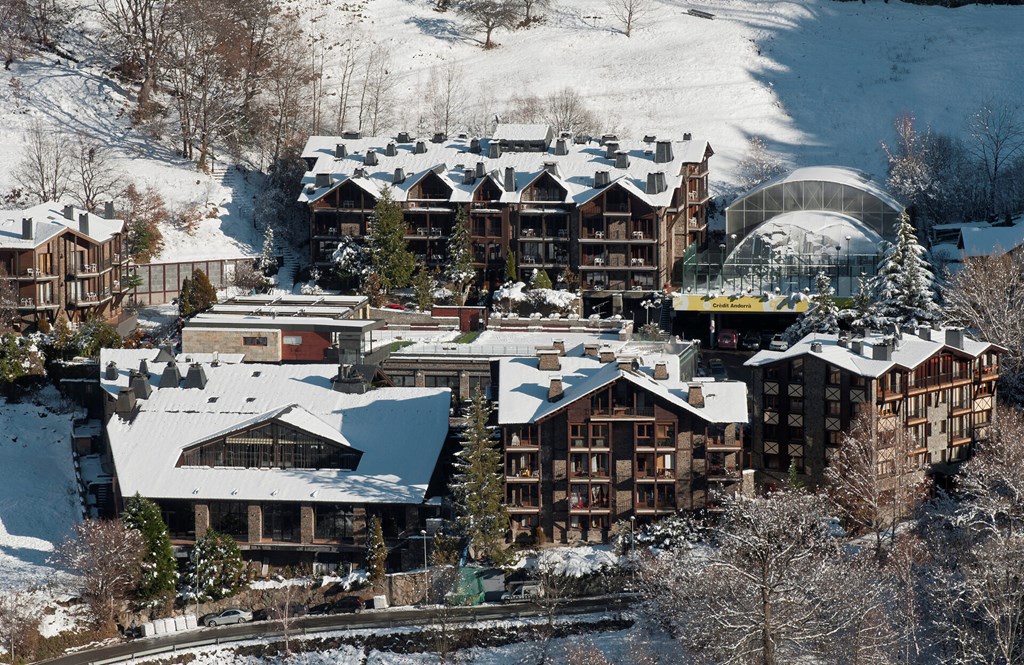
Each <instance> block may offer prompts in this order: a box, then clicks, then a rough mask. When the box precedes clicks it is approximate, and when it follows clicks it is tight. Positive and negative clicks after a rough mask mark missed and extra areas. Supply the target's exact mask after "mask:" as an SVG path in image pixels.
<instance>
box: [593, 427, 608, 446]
mask: <svg viewBox="0 0 1024 665" xmlns="http://www.w3.org/2000/svg"><path fill="white" fill-rule="evenodd" d="M590 445H592V446H595V447H598V448H605V447H607V446H608V425H607V424H605V423H602V424H600V425H591V426H590Z"/></svg>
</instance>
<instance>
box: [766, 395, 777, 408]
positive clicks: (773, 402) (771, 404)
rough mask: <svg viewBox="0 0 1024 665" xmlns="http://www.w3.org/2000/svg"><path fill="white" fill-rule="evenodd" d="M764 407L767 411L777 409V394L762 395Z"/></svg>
mask: <svg viewBox="0 0 1024 665" xmlns="http://www.w3.org/2000/svg"><path fill="white" fill-rule="evenodd" d="M764 408H765V409H767V410H769V411H777V410H778V409H779V396H778V395H765V396H764Z"/></svg>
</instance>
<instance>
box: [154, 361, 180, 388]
mask: <svg viewBox="0 0 1024 665" xmlns="http://www.w3.org/2000/svg"><path fill="white" fill-rule="evenodd" d="M180 383H181V372H179V371H178V364H177V363H175V362H169V363H167V367H164V371H163V374H161V375H160V383H159V385H158V386H157V387H159V388H177V387H178V385H179V384H180Z"/></svg>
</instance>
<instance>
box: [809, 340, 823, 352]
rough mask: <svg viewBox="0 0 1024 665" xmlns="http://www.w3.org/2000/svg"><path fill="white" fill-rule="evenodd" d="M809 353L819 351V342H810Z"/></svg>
mask: <svg viewBox="0 0 1024 665" xmlns="http://www.w3.org/2000/svg"><path fill="white" fill-rule="evenodd" d="M811 353H821V342H811Z"/></svg>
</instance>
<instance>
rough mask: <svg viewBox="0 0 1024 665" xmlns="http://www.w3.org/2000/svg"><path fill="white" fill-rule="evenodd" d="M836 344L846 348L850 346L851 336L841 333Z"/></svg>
mask: <svg viewBox="0 0 1024 665" xmlns="http://www.w3.org/2000/svg"><path fill="white" fill-rule="evenodd" d="M836 346H841V347H843V348H844V349H847V348H849V347H850V338H849V337H843V336H842V335H840V336H839V339H837V340H836Z"/></svg>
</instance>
